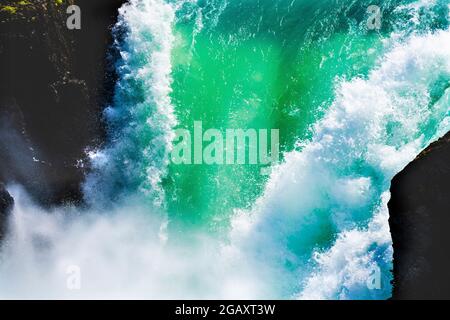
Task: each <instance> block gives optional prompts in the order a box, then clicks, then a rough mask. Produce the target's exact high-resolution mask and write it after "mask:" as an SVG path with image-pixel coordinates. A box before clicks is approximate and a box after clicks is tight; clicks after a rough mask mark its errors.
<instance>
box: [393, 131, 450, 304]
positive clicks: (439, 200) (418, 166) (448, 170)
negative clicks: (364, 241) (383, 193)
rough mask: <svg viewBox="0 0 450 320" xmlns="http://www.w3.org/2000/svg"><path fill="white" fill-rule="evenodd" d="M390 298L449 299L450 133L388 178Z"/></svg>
mask: <svg viewBox="0 0 450 320" xmlns="http://www.w3.org/2000/svg"><path fill="white" fill-rule="evenodd" d="M391 194H392V198H391V201H390V202H389V212H390V219H389V224H390V227H391V234H392V240H393V247H394V270H393V271H394V289H393V298H394V299H450V132H449V133H447V134H446V135H445V136H444V137H443V138H442V139H440V140H439V141H437V142H435V143H433V144H432V145H430V146H429V147H428V148H427V149H426V150H425V151H423V152H422V153H421V154H420V155H419V156H418V157H417V159H416V160H415V161H413V162H412V163H411V164H409V165H408V166H407V167H406V168H405V169H404V170H403V171H402V172H401V173H399V174H398V175H397V176H396V177H395V178H394V179H393V181H392V186H391Z"/></svg>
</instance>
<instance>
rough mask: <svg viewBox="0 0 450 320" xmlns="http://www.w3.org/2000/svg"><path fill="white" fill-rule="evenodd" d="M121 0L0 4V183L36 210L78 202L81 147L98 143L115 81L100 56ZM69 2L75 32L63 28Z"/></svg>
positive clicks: (104, 57)
mask: <svg viewBox="0 0 450 320" xmlns="http://www.w3.org/2000/svg"><path fill="white" fill-rule="evenodd" d="M123 2H124V0H95V1H92V0H67V1H48V0H34V1H29V2H26V3H25V2H20V1H16V0H4V1H2V3H1V4H0V7H1V6H6V5H8V8H9V9H8V10H4V9H3V10H0V70H1V72H0V180H1V181H3V182H5V183H9V182H16V183H19V184H21V185H23V186H24V187H25V188H26V189H27V190H28V191H29V192H30V193H31V194H32V195H33V196H34V198H36V199H37V200H38V201H39V202H40V203H41V204H42V205H52V204H60V203H63V202H78V201H79V200H80V199H81V191H80V183H81V182H82V180H83V177H84V170H86V167H85V163H86V161H85V160H86V153H85V151H86V148H95V147H98V146H100V145H101V144H102V142H103V140H104V124H103V122H102V110H103V109H104V107H105V105H106V104H107V103H108V99H109V97H111V96H112V94H111V91H112V88H113V84H114V80H115V79H114V74H113V73H112V72H109V71H110V70H112V68H110V65H109V63H108V59H107V56H108V54H109V48H110V45H111V42H112V38H111V27H112V26H113V25H114V24H115V22H116V19H117V9H118V8H119V7H120V6H121V4H122V3H123ZM71 4H76V5H78V6H79V7H80V9H81V29H80V30H70V29H69V28H67V25H66V22H67V19H68V17H69V16H70V14H68V13H67V12H66V10H67V7H68V6H69V5H71ZM11 8H14V9H11ZM83 161H84V164H83Z"/></svg>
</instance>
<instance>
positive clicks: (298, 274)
mask: <svg viewBox="0 0 450 320" xmlns="http://www.w3.org/2000/svg"><path fill="white" fill-rule="evenodd" d="M238 3H239V5H238ZM248 3H249V4H248V5H249V6H250V7H251V6H252V5H254V6H255V7H257V8H258V10H259V9H260V10H261V12H259V11H252V10H249V8H248V7H241V6H240V2H239V1H225V2H224V1H212V0H211V1H205V2H203V1H198V2H197V1H194V0H185V1H165V0H131V1H129V2H128V3H127V4H125V5H124V6H123V7H122V8H121V9H120V11H119V19H118V23H117V25H116V26H115V28H114V30H113V32H114V35H115V44H114V46H115V48H116V50H118V52H119V53H120V58H119V59H118V61H117V62H116V71H117V73H118V76H119V79H118V81H117V83H116V88H115V93H114V99H113V100H114V101H113V103H112V105H111V106H109V107H107V108H106V109H105V119H106V121H107V123H108V142H107V143H106V145H105V146H104V147H102V148H100V149H88V150H87V153H88V155H89V158H90V160H91V170H90V172H89V173H87V176H86V182H85V184H84V186H83V190H84V195H85V199H86V204H87V205H86V207H85V208H76V207H71V206H63V207H58V208H54V209H52V210H44V209H42V208H40V207H39V206H37V205H36V204H35V202H34V201H33V199H32V198H31V197H30V196H29V195H28V194H27V193H26V192H25V191H24V190H23V188H22V187H21V186H18V185H10V186H8V191H9V192H10V193H11V195H12V196H13V197H14V199H15V207H14V209H13V213H12V215H11V218H10V222H9V223H10V229H9V234H8V235H7V238H6V240H5V243H4V244H3V246H2V247H1V252H0V298H3V299H10V298H25V299H33V298H38V299H40V298H67V299H86V298H106V299H108V298H109V299H117V298H125V299H133V298H135V299H177V298H178V299H211V298H215V299H386V298H389V297H390V295H391V284H390V280H391V277H392V275H391V269H392V247H391V237H390V233H389V225H388V217H389V213H388V209H387V202H388V201H389V198H390V194H389V187H390V181H391V179H392V178H393V177H394V176H395V174H397V173H398V172H400V171H401V170H402V168H404V167H405V166H406V165H407V164H408V163H409V162H410V161H412V160H413V159H414V158H415V157H416V155H417V154H418V153H420V151H421V150H423V149H424V148H425V147H427V146H428V145H429V144H430V143H431V142H433V141H435V140H436V139H438V138H439V137H440V136H442V135H444V134H445V133H446V132H447V131H449V130H450V86H449V83H450V30H449V28H448V24H449V20H450V14H449V9H450V5H449V2H448V1H438V0H436V1H432V0H428V1H424V0H423V1H416V2H411V1H389V2H387V4H385V6H386V7H384V9H385V11H386V12H389V15H387V14H386V15H387V16H389V18H387V19H390V20H389V28H387V29H386V30H382V31H379V32H373V33H369V32H368V31H367V30H366V29H365V16H364V15H362V19H360V21H359V22H355V21H354V19H353V18H348V19H347V20H345V21H344V22H343V21H342V18H340V16H341V15H342V14H344V13H343V12H346V14H347V13H348V12H352V10H350V9H355V8H356V9H357V8H366V7H367V5H368V4H369V2H365V1H359V2H358V1H356V2H350V1H349V2H348V3H346V4H343V5H341V4H339V6H338V7H332V8H326V6H325V5H324V4H322V3H319V4H316V5H317V6H318V7H319V6H322V5H323V8H320V10H319V8H315V7H313V8H310V7H309V5H310V4H309V2H307V1H300V0H299V1H295V0H294V1H292V0H291V1H279V2H277V5H275V9H274V8H273V7H271V4H269V2H267V3H266V2H265V1H261V2H259V1H250V2H248ZM270 3H273V2H270ZM278 5H279V6H278ZM243 8H246V9H248V11H249V12H252V14H250V15H249V16H245V12H246V11H245V10H243ZM272 9H273V10H272ZM356 9H355V10H354V11H355V12H357V15H358V14H359V13H358V12H359V11H358V10H356ZM271 10H272V11H271ZM296 10H300V11H299V12H298V13H297V14H298V15H301V13H302V12H304V11H301V10H311V12H314V13H315V14H314V15H313V17H314V19H318V21H316V22H314V23H312V22H311V21H306V22H305V24H308V25H309V24H310V23H311V25H312V27H305V28H306V29H302V31H301V32H299V33H297V34H295V35H293V34H292V32H293V31H292V28H293V24H294V20H293V19H294V17H295V15H296V13H295V12H296ZM236 12H244V13H242V15H237V14H236ZM280 12H281V15H279V13H280ZM364 12H365V11H364ZM253 13H254V14H253ZM259 13H261V15H259ZM348 14H349V15H351V13H348ZM272 15H274V16H276V17H277V19H278V20H276V21H275V22H276V23H273V24H271V22H273V21H272V19H271V17H272V18H273V16H272ZM230 17H232V20H228V19H231V18H230ZM311 19H312V18H311ZM320 19H322V20H320ZM233 21H234V22H233ZM243 21H250V22H249V23H251V26H249V27H248V29H245V28H243V27H240V23H243ZM232 22H233V23H232ZM325 22H327V23H325ZM236 25H237V26H238V27H236ZM299 28H300V27H299ZM323 28H325V29H323ZM343 30H344V31H345V32H344V31H343ZM319 31H320V36H319V37H318V36H317V34H318V32H319ZM259 33H261V34H262V35H260V36H258V34H259ZM280 35H282V37H284V38H283V41H281V43H279V42H278V41H276V40H277V39H278V38H279V36H280ZM300 38H301V41H300V40H294V39H300ZM284 40H286V41H284ZM290 40H292V42H289V41H290ZM296 41H297V42H296ZM298 52H300V54H298ZM235 57H238V58H235ZM275 61H276V63H275ZM306 62H307V63H306ZM337 65H339V67H337ZM313 66H315V67H314V68H315V69H314V68H313ZM309 67H310V68H311V69H308V68H309ZM216 68H217V69H216ZM276 68H280V69H277V70H275V69H276ZM218 70H223V72H218ZM287 70H289V72H291V73H292V74H289V73H288V75H289V76H286V77H284V76H283V75H285V74H286V72H288V71H287ZM300 71H301V73H300ZM297 72H299V73H298V75H297V74H296V73H297ZM239 75H240V76H239ZM242 78H244V80H243V79H242ZM220 79H222V80H223V82H221V81H219V80H220ZM248 79H252V80H251V81H250V80H248ZM280 79H281V80H280ZM299 79H300V80H299ZM224 83H226V84H224ZM284 88H288V89H289V90H288V92H285V91H284ZM303 90H305V91H303ZM292 92H294V93H292ZM296 92H298V95H296V94H295V93H296ZM280 96H281V97H282V98H280ZM299 98H301V101H300V100H298V101H297V99H299ZM280 100H283V104H281V103H280V104H279V105H278V104H275V102H274V101H276V102H277V103H279V101H280ZM241 105H243V106H241ZM281 106H282V107H281ZM295 106H297V107H295ZM302 108H303V109H302ZM272 109H273V110H272ZM269 115H270V116H269ZM199 117H201V119H200V118H199ZM196 118H197V119H196ZM280 119H281V120H280ZM192 120H204V121H207V122H208V121H209V122H208V124H211V126H212V127H219V128H224V127H229V126H231V127H236V126H237V127H244V126H245V125H247V126H249V125H251V126H255V127H268V126H270V127H272V126H278V127H279V128H280V133H281V132H283V130H284V131H285V132H286V131H288V133H286V134H285V136H284V137H282V141H283V146H282V150H283V157H282V160H281V161H280V163H278V164H276V165H274V166H273V167H272V168H271V174H270V175H269V176H268V177H266V176H264V177H260V174H259V173H260V170H259V169H260V168H250V169H249V168H241V167H239V168H233V167H232V168H230V167H227V168H216V167H214V168H209V167H202V166H200V167H187V168H185V167H183V166H182V167H179V166H175V165H173V164H171V163H170V160H169V159H170V152H171V150H172V144H173V139H174V132H175V129H176V128H177V127H178V126H180V125H185V126H188V125H189V124H190V123H192ZM216 180H217V181H218V182H217V184H214V183H213V181H216ZM197 194H198V195H197ZM196 195H197V196H196ZM196 197H197V198H196ZM243 199H244V200H243ZM205 203H206V204H207V205H204V206H203V204H205ZM71 266H77V267H79V270H80V272H81V282H80V284H81V286H80V289H79V290H69V289H68V287H67V278H68V270H69V269H70V267H71ZM68 268H69V269H68ZM374 270H380V277H381V280H380V281H381V287H380V288H377V289H373V288H370V287H369V286H368V285H367V280H368V279H369V278H370V277H371V276H372V275H373V271H374Z"/></svg>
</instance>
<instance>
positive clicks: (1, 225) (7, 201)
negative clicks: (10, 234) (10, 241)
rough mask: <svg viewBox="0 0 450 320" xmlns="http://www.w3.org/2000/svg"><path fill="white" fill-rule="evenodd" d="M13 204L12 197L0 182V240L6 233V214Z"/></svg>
mask: <svg viewBox="0 0 450 320" xmlns="http://www.w3.org/2000/svg"><path fill="white" fill-rule="evenodd" d="M13 205H14V199H13V198H12V197H11V195H10V194H9V193H8V191H6V189H5V186H4V185H3V183H1V182H0V241H1V240H2V239H3V237H4V236H5V234H6V227H7V220H8V215H9V214H10V212H11V210H12V207H13Z"/></svg>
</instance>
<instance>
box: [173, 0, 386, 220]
mask: <svg viewBox="0 0 450 320" xmlns="http://www.w3.org/2000/svg"><path fill="white" fill-rule="evenodd" d="M220 3H221V2H214V1H208V2H204V1H200V2H199V4H198V5H197V6H195V5H186V6H185V7H184V8H183V9H182V10H179V11H178V15H179V17H178V20H177V23H176V25H175V31H174V33H175V37H176V40H175V48H174V49H173V53H172V64H173V72H172V77H173V84H172V89H173V92H172V95H171V97H172V101H173V104H174V106H175V113H176V116H177V118H178V121H179V126H178V128H187V129H189V130H191V131H192V127H193V123H194V121H202V122H203V127H204V128H205V129H208V128H215V129H219V130H221V131H223V132H225V130H226V129H228V128H242V129H250V128H251V129H279V130H280V144H281V146H280V148H281V151H282V152H283V151H291V150H292V149H294V148H296V142H298V141H301V140H305V139H308V138H309V137H310V134H311V130H310V126H311V125H312V124H313V123H315V122H316V121H317V119H319V118H320V117H321V116H322V114H323V112H324V111H325V110H326V109H327V108H328V106H329V105H330V103H331V102H332V101H333V99H334V96H333V92H334V90H333V89H334V86H335V84H336V80H337V79H342V78H343V77H346V78H351V77H354V76H358V75H359V76H365V75H366V74H367V72H368V71H369V70H370V68H371V66H373V64H374V62H375V61H376V59H377V57H378V55H379V54H380V50H381V47H382V46H381V39H382V35H381V34H380V33H379V32H374V31H368V30H366V28H365V27H364V23H365V21H366V19H367V17H366V15H365V12H364V11H363V10H364V9H365V8H366V7H365V6H364V5H365V4H364V3H362V2H361V1H360V2H359V3H358V4H357V5H350V6H349V2H348V1H347V2H346V3H345V4H344V2H342V1H300V0H298V1H292V0H290V1H229V2H228V3H227V5H226V7H225V8H224V9H223V7H222V9H221V8H220ZM222 6H223V2H222ZM200 12H201V13H200ZM200 15H201V19H202V20H201V24H202V25H203V27H202V28H201V29H200V28H199V27H198V25H199V23H198V22H199V19H200ZM260 169H261V166H260V165H228V166H223V165H215V166H211V165H174V164H172V165H170V167H169V170H170V174H169V177H168V179H167V181H166V182H165V183H166V191H167V200H168V211H169V212H170V214H171V215H172V216H173V217H175V218H174V219H173V220H174V221H178V222H179V221H182V223H186V224H195V225H197V226H198V225H200V226H201V225H203V226H207V227H209V228H217V227H219V228H220V227H221V226H226V223H227V221H228V218H229V217H230V214H231V213H232V212H233V209H237V208H248V207H250V206H251V205H252V204H253V203H254V201H255V199H256V198H257V197H258V196H259V195H260V194H261V192H262V190H263V188H264V186H265V182H266V181H267V176H266V175H263V174H261V170H260Z"/></svg>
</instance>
